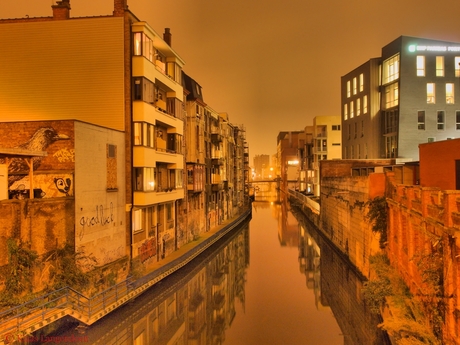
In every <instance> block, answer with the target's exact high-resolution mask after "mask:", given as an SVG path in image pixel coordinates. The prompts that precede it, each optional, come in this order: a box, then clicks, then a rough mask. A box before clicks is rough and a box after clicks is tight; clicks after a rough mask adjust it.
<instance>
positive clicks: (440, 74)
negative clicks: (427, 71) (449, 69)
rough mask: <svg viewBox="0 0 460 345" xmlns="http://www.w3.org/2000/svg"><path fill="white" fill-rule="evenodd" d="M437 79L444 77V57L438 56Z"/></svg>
mask: <svg viewBox="0 0 460 345" xmlns="http://www.w3.org/2000/svg"><path fill="white" fill-rule="evenodd" d="M436 77H444V56H436Z"/></svg>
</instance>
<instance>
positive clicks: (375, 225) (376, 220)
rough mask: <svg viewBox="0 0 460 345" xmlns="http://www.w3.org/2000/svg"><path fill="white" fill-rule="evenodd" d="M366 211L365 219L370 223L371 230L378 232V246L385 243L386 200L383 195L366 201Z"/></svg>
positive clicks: (383, 245) (383, 246) (382, 245)
mask: <svg viewBox="0 0 460 345" xmlns="http://www.w3.org/2000/svg"><path fill="white" fill-rule="evenodd" d="M367 205H368V213H367V215H366V219H367V220H369V221H370V222H371V224H372V231H373V232H374V233H378V234H380V240H379V243H380V248H382V249H383V248H385V245H386V243H387V215H388V210H387V202H386V199H385V197H384V196H378V197H376V198H374V199H372V200H370V201H368V202H367Z"/></svg>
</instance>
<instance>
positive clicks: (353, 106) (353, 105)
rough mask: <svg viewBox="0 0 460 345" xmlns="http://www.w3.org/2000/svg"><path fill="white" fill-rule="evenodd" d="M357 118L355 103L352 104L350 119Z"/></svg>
mask: <svg viewBox="0 0 460 345" xmlns="http://www.w3.org/2000/svg"><path fill="white" fill-rule="evenodd" d="M354 117H355V103H354V102H353V101H351V102H350V119H352V118H354Z"/></svg>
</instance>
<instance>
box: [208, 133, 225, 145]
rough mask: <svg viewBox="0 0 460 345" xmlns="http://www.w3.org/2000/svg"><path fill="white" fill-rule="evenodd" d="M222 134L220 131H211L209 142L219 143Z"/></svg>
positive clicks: (221, 139) (222, 137)
mask: <svg viewBox="0 0 460 345" xmlns="http://www.w3.org/2000/svg"><path fill="white" fill-rule="evenodd" d="M223 139H224V136H223V135H222V134H220V133H211V142H212V143H214V144H217V143H221V142H222V141H223Z"/></svg>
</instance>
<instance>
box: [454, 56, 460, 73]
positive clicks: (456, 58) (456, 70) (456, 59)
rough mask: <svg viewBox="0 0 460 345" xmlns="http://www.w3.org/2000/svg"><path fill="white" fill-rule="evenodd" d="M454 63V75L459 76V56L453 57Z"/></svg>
mask: <svg viewBox="0 0 460 345" xmlns="http://www.w3.org/2000/svg"><path fill="white" fill-rule="evenodd" d="M454 65H455V76H456V77H460V56H456V57H455V59H454Z"/></svg>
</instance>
